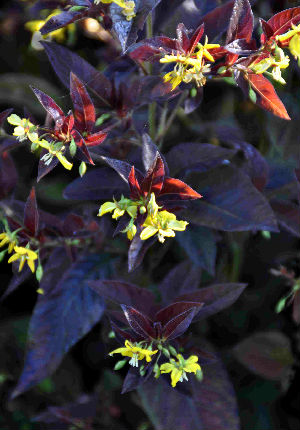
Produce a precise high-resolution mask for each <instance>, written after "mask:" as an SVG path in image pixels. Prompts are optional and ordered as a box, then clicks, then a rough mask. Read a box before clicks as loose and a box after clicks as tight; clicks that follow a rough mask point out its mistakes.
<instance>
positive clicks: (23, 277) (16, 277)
mask: <svg viewBox="0 0 300 430" xmlns="http://www.w3.org/2000/svg"><path fill="white" fill-rule="evenodd" d="M31 275H32V272H31V270H30V269H29V268H28V267H26V266H25V267H24V269H23V270H22V272H20V273H19V272H17V273H14V274H13V276H12V278H11V280H10V282H9V284H8V287H7V288H6V290H5V292H4V294H3V295H2V296H1V299H0V301H1V302H2V301H3V300H4V299H6V297H7V296H9V295H10V294H11V293H13V292H14V291H15V290H16V289H17V288H18V287H19V286H20V285H22V284H23V282H25V281H27V279H28V278H30V276H31Z"/></svg>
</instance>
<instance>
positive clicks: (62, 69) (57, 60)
mask: <svg viewBox="0 0 300 430" xmlns="http://www.w3.org/2000/svg"><path fill="white" fill-rule="evenodd" d="M42 43H43V46H44V48H45V52H46V54H47V55H48V58H49V60H50V63H51V65H52V67H53V69H54V71H55V73H56V74H57V76H58V77H59V79H60V80H61V82H62V83H63V84H64V85H65V86H66V87H67V88H69V86H70V73H71V72H73V73H74V74H75V75H76V76H77V77H78V78H79V79H80V80H81V81H82V83H83V84H84V85H86V86H87V87H88V88H90V89H91V90H92V92H93V94H94V95H96V96H97V99H98V100H99V101H101V103H102V105H103V106H106V107H109V106H110V97H111V91H112V87H111V82H110V81H109V79H107V78H106V77H105V76H104V75H103V73H101V72H99V71H98V70H97V69H95V68H94V67H93V66H91V65H90V64H89V63H88V62H87V61H85V60H84V59H83V58H81V57H80V56H79V55H77V54H75V53H74V52H72V51H70V50H69V49H67V48H65V47H64V46H61V45H57V44H55V43H52V42H42Z"/></svg>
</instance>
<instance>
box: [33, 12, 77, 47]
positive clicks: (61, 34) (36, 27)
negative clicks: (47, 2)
mask: <svg viewBox="0 0 300 430" xmlns="http://www.w3.org/2000/svg"><path fill="white" fill-rule="evenodd" d="M60 13H61V10H59V9H56V10H54V11H53V12H52V13H51V14H50V15H49V16H48V17H47V18H46V19H45V20H35V21H29V22H27V23H26V24H25V28H26V30H29V31H31V32H32V40H31V46H32V47H33V48H34V49H37V50H42V49H44V47H43V46H42V45H41V44H40V41H41V40H52V39H54V40H56V41H57V42H59V43H62V42H64V41H65V40H66V36H67V34H68V33H72V32H74V31H75V28H76V27H75V24H69V25H67V26H66V27H63V28H59V29H58V30H54V31H51V33H48V34H46V35H44V36H42V34H41V32H40V29H41V28H42V27H43V26H44V24H45V23H46V22H47V21H49V19H50V18H52V17H53V16H55V15H59V14H60Z"/></svg>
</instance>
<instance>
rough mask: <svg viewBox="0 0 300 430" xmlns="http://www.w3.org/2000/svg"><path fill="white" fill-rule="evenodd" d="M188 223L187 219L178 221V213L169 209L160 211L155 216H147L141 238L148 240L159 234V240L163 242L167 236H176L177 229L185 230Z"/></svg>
mask: <svg viewBox="0 0 300 430" xmlns="http://www.w3.org/2000/svg"><path fill="white" fill-rule="evenodd" d="M187 225H188V222H186V221H178V220H177V219H176V215H174V214H172V213H170V212H168V211H160V212H157V214H156V215H155V216H154V217H152V216H151V215H148V216H147V218H146V220H145V222H144V224H143V227H144V229H143V230H142V232H141V235H140V238H141V239H142V240H147V239H149V238H150V237H151V236H154V235H155V234H157V236H158V240H159V241H160V242H161V243H163V242H164V241H165V237H174V236H175V231H184V230H185V229H186V226H187Z"/></svg>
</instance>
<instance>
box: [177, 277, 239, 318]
mask: <svg viewBox="0 0 300 430" xmlns="http://www.w3.org/2000/svg"><path fill="white" fill-rule="evenodd" d="M245 288H246V284H215V285H210V286H209V287H205V288H200V289H199V290H197V291H195V292H192V293H187V294H183V295H181V296H179V297H177V299H176V300H177V301H182V300H183V301H191V302H192V301H195V302H196V301H197V302H200V303H204V306H203V307H202V308H201V309H200V311H199V313H198V315H197V317H196V319H197V320H202V319H204V318H207V317H209V316H210V315H213V314H215V313H217V312H220V311H221V310H223V309H225V308H227V307H228V306H231V305H232V304H233V303H234V302H235V301H236V300H237V299H238V298H239V296H240V295H241V294H242V292H243V291H244V289H245Z"/></svg>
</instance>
